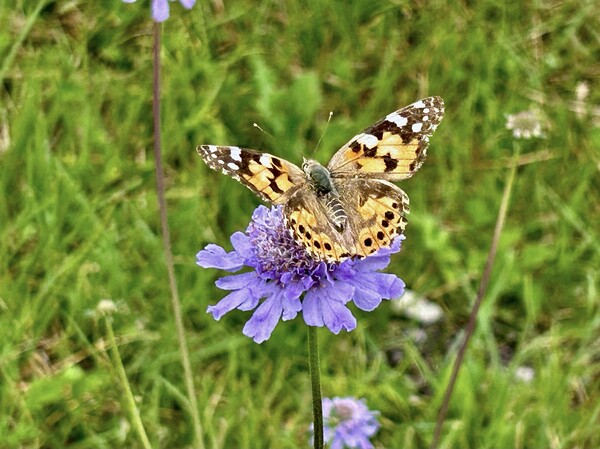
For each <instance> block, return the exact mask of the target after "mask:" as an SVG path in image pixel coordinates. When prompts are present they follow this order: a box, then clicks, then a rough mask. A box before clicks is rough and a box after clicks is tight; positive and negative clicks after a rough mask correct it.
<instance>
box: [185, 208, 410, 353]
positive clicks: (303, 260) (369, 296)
mask: <svg viewBox="0 0 600 449" xmlns="http://www.w3.org/2000/svg"><path fill="white" fill-rule="evenodd" d="M403 238H404V237H402V238H397V239H396V240H394V242H393V244H392V246H391V247H390V248H382V249H380V250H379V251H377V252H376V253H375V254H373V255H371V256H369V257H366V258H364V259H347V260H344V261H342V262H339V263H326V262H323V261H318V260H315V259H313V258H312V257H310V255H309V254H308V253H307V252H306V250H305V249H304V247H303V246H302V245H300V244H299V243H297V242H296V241H295V240H294V239H293V238H292V236H291V235H290V233H289V231H288V229H287V228H286V226H285V224H284V218H283V214H282V212H281V207H273V208H271V209H267V208H266V207H265V206H259V207H258V208H257V209H256V210H255V211H254V214H253V216H252V222H251V223H250V224H249V225H248V228H247V229H246V233H245V234H244V233H242V232H236V233H234V234H233V235H232V236H231V243H232V244H233V248H234V250H233V251H232V252H230V253H228V252H226V251H225V250H224V249H223V248H221V247H220V246H217V245H213V244H210V245H208V246H207V247H206V248H205V249H203V250H202V251H200V252H199V253H198V254H197V255H196V263H197V264H198V265H200V266H201V267H204V268H220V269H222V270H226V271H229V272H236V271H238V270H240V269H241V268H243V267H249V268H251V269H252V270H251V271H247V272H244V273H241V274H234V275H231V276H225V277H223V278H221V279H219V280H217V282H216V285H217V287H219V288H221V289H223V290H229V291H231V293H229V294H228V295H227V296H225V297H224V298H223V299H222V300H221V301H219V302H218V303H217V304H216V305H214V306H209V307H208V310H207V312H208V313H211V314H212V315H213V317H214V318H215V319H216V320H219V319H220V318H221V317H222V316H223V315H225V314H226V313H227V312H230V311H231V310H233V309H240V310H254V309H256V310H255V312H254V314H253V315H252V317H251V318H250V320H248V322H247V323H246V325H245V326H244V330H243V333H244V335H246V336H248V337H250V338H252V339H254V341H255V342H256V343H262V342H263V341H265V340H267V339H268V338H269V337H270V336H271V333H272V332H273V329H275V326H276V325H277V323H278V322H279V319H280V318H283V320H284V321H287V320H291V319H293V318H295V317H296V315H297V314H298V312H302V316H303V318H304V321H305V322H306V324H308V325H309V326H327V328H328V329H329V330H330V331H331V332H333V333H334V334H337V333H339V332H340V331H341V330H342V329H345V330H346V331H351V330H353V329H354V328H355V327H356V319H355V318H354V316H353V315H352V312H350V309H348V307H347V306H346V305H347V303H348V302H350V301H353V302H354V304H355V305H356V306H357V307H358V308H359V309H361V310H365V311H371V310H374V309H375V308H376V307H377V306H378V305H379V304H380V303H381V300H382V299H391V298H398V297H400V296H402V294H403V293H404V282H403V281H402V280H401V279H399V278H398V277H396V276H395V275H393V274H387V273H379V272H377V270H380V269H383V268H385V267H387V265H388V264H389V262H390V255H391V254H393V253H396V252H398V251H400V243H401V240H402V239H403ZM302 295H304V296H302ZM263 298H264V300H263V301H262V302H260V301H261V299H263ZM259 303H260V304H259Z"/></svg>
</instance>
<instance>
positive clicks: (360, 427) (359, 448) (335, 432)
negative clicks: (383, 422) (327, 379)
mask: <svg viewBox="0 0 600 449" xmlns="http://www.w3.org/2000/svg"><path fill="white" fill-rule="evenodd" d="M378 414H379V412H376V411H371V410H369V409H368V408H367V405H366V403H365V400H364V399H355V398H352V397H347V398H333V399H329V398H323V439H324V440H325V443H326V444H328V445H329V448H330V449H343V448H351V449H372V448H373V445H372V444H371V442H370V441H369V438H370V437H372V436H373V435H375V434H376V433H377V430H378V429H379V423H378V422H377V415H378Z"/></svg>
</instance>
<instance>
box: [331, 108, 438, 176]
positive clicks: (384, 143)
mask: <svg viewBox="0 0 600 449" xmlns="http://www.w3.org/2000/svg"><path fill="white" fill-rule="evenodd" d="M443 117H444V101H443V100H442V99H441V98H440V97H428V98H424V99H423V100H419V101H417V102H415V103H413V104H411V105H409V106H406V107H404V108H402V109H399V110H397V111H395V112H392V113H391V114H388V115H387V116H386V117H385V118H384V119H382V120H380V121H379V122H377V123H375V124H374V125H372V126H370V127H368V128H367V129H365V130H364V131H363V132H362V133H360V134H358V135H356V136H354V137H353V138H352V139H350V141H349V142H348V143H347V144H346V145H344V146H343V147H342V148H341V149H340V150H339V151H338V152H337V153H335V154H334V155H333V157H332V158H331V161H330V162H329V164H328V166H327V168H328V169H329V171H330V172H331V176H332V177H334V178H345V177H363V178H378V179H386V180H388V181H400V180H402V179H406V178H410V177H411V176H412V175H413V174H414V173H415V172H416V171H417V170H418V169H419V168H420V167H421V165H422V164H423V161H424V160H425V156H426V155H427V147H428V145H429V137H430V136H431V135H432V134H433V132H434V131H435V129H436V128H437V126H438V125H439V123H440V122H441V120H442V118H443Z"/></svg>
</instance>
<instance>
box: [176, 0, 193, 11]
mask: <svg viewBox="0 0 600 449" xmlns="http://www.w3.org/2000/svg"><path fill="white" fill-rule="evenodd" d="M179 3H181V4H182V5H183V7H184V8H186V9H192V6H194V4H195V3H196V0H179Z"/></svg>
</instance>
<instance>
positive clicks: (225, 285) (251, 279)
mask: <svg viewBox="0 0 600 449" xmlns="http://www.w3.org/2000/svg"><path fill="white" fill-rule="evenodd" d="M257 280H258V276H257V275H256V272H255V271H249V272H248V273H242V274H233V275H231V276H225V277H222V278H220V279H217V282H215V285H216V286H217V287H219V288H220V289H221V290H239V289H241V288H246V287H250V285H251V284H254V283H255V282H256V281H257ZM255 296H256V295H255Z"/></svg>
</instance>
